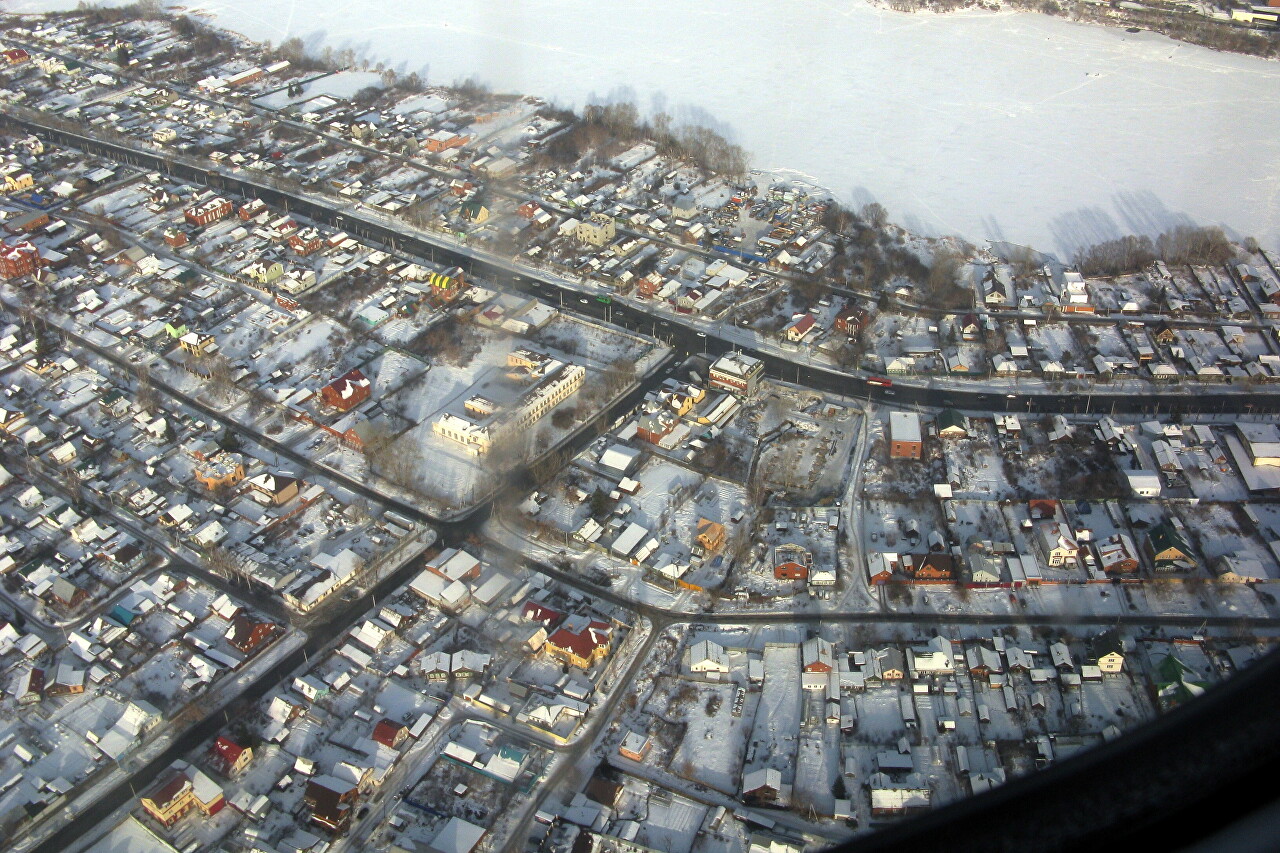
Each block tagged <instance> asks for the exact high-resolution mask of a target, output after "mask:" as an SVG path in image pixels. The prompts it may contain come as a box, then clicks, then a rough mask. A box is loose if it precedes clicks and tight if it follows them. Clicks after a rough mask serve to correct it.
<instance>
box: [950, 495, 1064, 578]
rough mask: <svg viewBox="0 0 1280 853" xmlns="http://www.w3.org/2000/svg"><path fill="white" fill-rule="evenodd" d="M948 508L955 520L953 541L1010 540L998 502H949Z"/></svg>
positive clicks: (952, 528)
mask: <svg viewBox="0 0 1280 853" xmlns="http://www.w3.org/2000/svg"><path fill="white" fill-rule="evenodd" d="M948 506H949V507H950V508H951V509H952V510H953V511H954V513H955V518H956V520H955V523H954V524H953V525H951V531H952V534H953V538H954V541H957V542H962V543H968V542H970V541H972V540H975V539H990V540H993V541H996V542H1008V541H1010V539H1011V538H1012V537H1011V534H1010V530H1009V528H1008V527H1007V526H1006V525H1005V521H1004V515H1003V513H1001V509H1000V503H999V502H998V501H961V500H956V501H949V502H948ZM1046 577H1047V575H1046Z"/></svg>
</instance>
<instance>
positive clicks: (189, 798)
mask: <svg viewBox="0 0 1280 853" xmlns="http://www.w3.org/2000/svg"><path fill="white" fill-rule="evenodd" d="M188 773H189V775H188ZM141 803H142V808H143V809H144V810H146V812H147V814H149V815H151V817H153V818H155V820H156V822H158V823H160V824H161V825H163V826H173V825H174V824H175V823H177V822H178V820H179V819H180V818H181V817H182V816H183V815H185V814H186V813H187V812H189V811H191V810H192V809H199V810H200V811H201V812H203V813H204V814H205V815H206V816H208V815H215V814H217V813H218V812H220V811H222V809H223V807H224V806H225V805H226V804H227V801H226V800H225V799H224V798H223V796H222V788H221V787H219V786H218V785H217V784H216V783H215V782H214V781H213V780H212V779H210V778H209V777H208V776H206V775H204V774H203V773H201V772H200V771H199V770H195V769H194V768H189V770H188V772H184V771H182V770H178V771H175V772H174V774H173V775H172V776H170V777H169V778H168V780H167V781H166V782H165V783H164V784H162V785H161V786H160V787H159V788H158V789H157V790H156V792H155V793H154V794H152V795H151V796H149V797H142V798H141Z"/></svg>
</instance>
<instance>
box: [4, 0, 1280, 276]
mask: <svg viewBox="0 0 1280 853" xmlns="http://www.w3.org/2000/svg"><path fill="white" fill-rule="evenodd" d="M74 5H75V2H74V0H8V2H4V3H3V4H2V5H0V7H2V8H4V9H7V10H10V11H15V12H20V11H43V10H46V9H50V8H71V7H74ZM189 8H192V9H196V10H201V11H205V12H208V13H210V14H211V15H212V18H213V20H214V21H215V22H216V23H218V24H219V25H222V26H225V27H227V28H229V29H234V30H238V31H240V32H243V33H245V34H246V35H248V36H251V37H253V38H258V39H271V40H272V41H273V42H275V43H279V42H280V41H282V40H283V39H285V38H287V37H289V36H299V37H301V38H302V39H303V40H304V41H305V42H306V43H307V44H308V46H309V47H311V48H312V49H320V48H322V47H323V46H325V45H331V46H333V47H335V48H343V47H351V48H353V49H354V50H356V51H357V53H359V54H361V55H362V56H363V57H365V58H368V59H369V60H370V61H371V62H378V61H383V62H386V63H387V64H388V65H390V66H392V67H396V68H398V69H400V70H401V71H404V72H408V71H418V72H420V73H424V74H425V77H426V79H427V80H428V81H429V82H431V83H450V82H453V81H456V80H461V79H464V78H467V77H471V76H475V77H476V78H478V79H480V80H482V81H485V82H487V83H489V84H491V85H492V86H494V87H495V88H498V89H502V90H510V91H518V92H522V93H527V94H534V95H540V96H543V97H546V98H548V99H551V100H554V101H557V102H560V103H565V104H569V105H574V106H580V105H582V104H583V103H584V102H586V101H588V100H622V99H626V100H634V101H635V102H636V103H637V104H638V105H639V106H640V107H641V109H642V110H645V111H650V110H658V109H661V110H664V111H666V112H667V113H669V114H671V115H673V116H674V117H675V118H676V120H677V121H688V122H696V123H700V124H706V125H709V126H712V127H714V128H717V129H720V130H722V131H724V132H725V133H726V134H727V135H728V136H729V137H730V138H731V139H733V140H734V141H736V142H739V143H741V144H742V145H743V146H745V147H746V148H747V149H748V150H749V151H750V152H751V153H752V155H753V165H754V166H756V167H757V168H761V169H768V170H775V169H788V170H794V176H795V177H799V178H805V179H809V180H812V181H815V182H817V183H819V184H822V185H824V186H827V187H829V188H830V189H831V190H833V191H834V192H835V193H836V194H837V195H838V196H840V197H842V198H844V199H847V200H850V201H853V202H854V203H861V202H863V201H866V200H870V199H872V198H874V199H876V200H878V201H880V202H881V203H882V204H884V205H885V206H886V207H887V208H888V209H889V211H890V214H891V215H892V216H893V217H894V218H895V219H898V220H900V221H902V222H903V224H905V225H907V226H908V227H910V228H912V229H913V230H919V231H922V232H926V233H958V234H960V235H962V236H964V237H966V238H969V239H971V240H984V239H1004V240H1010V241H1013V242H1018V243H1028V244H1032V245H1035V246H1036V247H1038V248H1040V249H1042V250H1049V251H1057V252H1060V253H1069V251H1070V249H1071V248H1072V247H1073V246H1076V245H1079V244H1080V243H1082V242H1091V241H1096V240H1098V239H1100V238H1106V237H1111V236H1116V235H1118V234H1120V233H1127V232H1130V231H1138V232H1146V233H1151V232H1156V231H1159V230H1162V229H1164V228H1166V227H1168V226H1169V225H1170V224H1176V223H1178V222H1180V221H1184V219H1183V217H1191V218H1192V219H1194V220H1195V221H1197V222H1200V223H1221V224H1224V225H1227V226H1229V227H1230V228H1231V229H1232V230H1233V231H1234V232H1235V233H1237V234H1238V235H1240V236H1245V235H1249V234H1253V235H1255V236H1257V237H1258V238H1259V240H1262V241H1263V242H1264V244H1270V245H1276V246H1280V203H1278V199H1280V173H1277V172H1276V171H1275V170H1274V169H1271V170H1268V169H1266V168H1261V169H1260V168H1259V164H1267V163H1274V162H1276V159H1277V155H1278V154H1280V109H1276V105H1277V101H1278V100H1280V86H1278V85H1277V83H1278V82H1280V64H1277V63H1274V62H1267V61H1264V60H1259V59H1253V58H1248V57H1244V56H1236V55H1231V54H1224V53H1217V52H1214V51H1210V50H1206V49H1202V48H1196V47H1192V46H1190V45H1185V44H1181V43H1178V42H1174V41H1171V40H1169V39H1166V38H1164V37H1161V36H1156V35H1153V34H1150V33H1138V34H1130V33H1126V32H1123V31H1121V30H1119V29H1107V28H1101V27H1094V26H1086V25H1081V24H1073V23H1070V22H1068V21H1065V20H1063V19H1059V18H1052V17H1047V16H1043V15H1037V14H1030V13H1015V12H1003V13H991V12H979V11H969V12H961V13H956V14H951V15H934V14H903V13H898V12H893V11H890V10H887V9H882V8H875V7H872V6H870V5H868V4H867V3H866V0H831V1H830V2H823V3H800V2H777V0H738V2H733V3H730V2H728V0H707V2H702V3H697V4H689V3H682V2H678V0H655V2H650V3H643V4H635V5H626V4H624V5H621V6H617V5H611V6H609V7H608V8H607V11H605V10H604V9H603V7H600V6H599V5H595V4H588V3H587V2H586V0H529V2H525V3H521V4H518V5H511V4H506V3H497V2H492V0H488V2H477V3H472V4H457V3H446V2H442V0H422V2H417V3H401V2H397V0H369V2H366V3H363V4H361V7H360V14H358V15H352V14H350V8H349V6H348V4H346V3H342V2H338V0H313V2H310V3H307V4H305V5H303V4H300V3H298V2H297V0H253V2H250V0H195V2H193V3H191V4H190V5H189Z"/></svg>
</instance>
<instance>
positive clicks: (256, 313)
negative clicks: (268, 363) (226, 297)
mask: <svg viewBox="0 0 1280 853" xmlns="http://www.w3.org/2000/svg"><path fill="white" fill-rule="evenodd" d="M224 322H225V323H226V325H228V326H231V327H233V328H232V331H231V332H230V333H225V332H224V333H223V334H220V335H218V347H219V349H220V350H221V352H222V354H223V355H225V356H226V357H227V358H229V359H231V360H232V361H235V360H237V359H241V358H244V359H246V360H247V361H248V365H249V368H250V369H256V368H257V367H258V364H257V361H258V360H257V359H256V358H254V357H253V353H255V352H257V351H258V350H259V349H260V348H262V347H264V346H267V345H269V344H270V342H271V339H272V337H273V333H274V332H275V330H278V329H281V328H283V327H284V325H285V324H287V323H288V322H289V320H288V319H287V318H286V316H285V315H284V314H283V313H282V312H280V311H276V310H274V309H271V308H268V307H267V306H266V305H263V304H262V303H260V302H254V303H251V304H250V305H249V306H248V307H246V308H244V309H243V310H241V311H239V312H237V313H236V314H234V315H232V316H231V317H228V318H226V320H225V321H224ZM267 372H268V373H269V372H270V371H267ZM264 375H265V374H264Z"/></svg>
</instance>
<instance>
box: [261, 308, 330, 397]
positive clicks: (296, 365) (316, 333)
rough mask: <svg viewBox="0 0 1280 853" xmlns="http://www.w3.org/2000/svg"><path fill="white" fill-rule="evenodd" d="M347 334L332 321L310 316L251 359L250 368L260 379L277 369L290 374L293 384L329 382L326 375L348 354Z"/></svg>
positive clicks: (321, 383)
mask: <svg viewBox="0 0 1280 853" xmlns="http://www.w3.org/2000/svg"><path fill="white" fill-rule="evenodd" d="M349 343H350V332H348V331H347V330H346V329H344V328H343V327H342V326H341V325H339V324H338V323H336V322H335V321H333V320H330V319H328V318H325V317H320V316H316V315H313V316H312V317H311V319H310V320H308V321H307V322H305V323H303V324H302V325H299V326H296V327H294V328H293V329H291V330H290V331H289V332H288V333H287V334H282V335H278V336H277V337H276V339H275V340H274V341H272V342H271V344H270V345H269V346H266V347H264V348H263V349H262V355H260V356H259V357H258V358H256V359H254V362H253V367H254V369H255V370H256V371H257V372H258V375H259V376H269V375H270V374H272V373H274V372H275V371H277V370H288V371H291V373H292V379H291V380H290V381H291V382H292V383H293V384H294V385H299V386H300V385H302V384H303V383H304V382H306V381H308V380H311V381H317V380H318V381H319V384H320V385H323V384H324V383H325V382H328V381H329V379H330V378H331V377H329V376H328V373H329V372H331V371H332V370H333V369H334V368H336V367H337V365H338V362H339V360H340V359H341V358H342V356H343V354H344V353H345V352H346V351H347V347H348V345H349Z"/></svg>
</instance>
